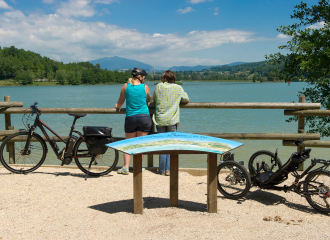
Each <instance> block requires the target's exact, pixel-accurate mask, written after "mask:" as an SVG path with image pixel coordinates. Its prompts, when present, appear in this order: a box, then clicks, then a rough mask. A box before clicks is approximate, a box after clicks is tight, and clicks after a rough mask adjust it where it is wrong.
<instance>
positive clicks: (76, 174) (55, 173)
mask: <svg viewBox="0 0 330 240" xmlns="http://www.w3.org/2000/svg"><path fill="white" fill-rule="evenodd" d="M14 174H15V173H14ZM27 174H29V175H30V174H45V175H54V176H55V177H66V176H70V177H77V178H86V174H85V173H83V172H82V173H72V172H42V171H35V172H32V173H27ZM27 174H25V175H27ZM107 177H113V174H111V173H109V174H107V175H104V176H89V175H87V179H88V178H107Z"/></svg>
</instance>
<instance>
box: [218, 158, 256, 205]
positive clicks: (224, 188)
mask: <svg viewBox="0 0 330 240" xmlns="http://www.w3.org/2000/svg"><path fill="white" fill-rule="evenodd" d="M217 169H218V190H219V191H220V192H221V193H222V194H223V195H224V196H225V197H226V198H229V199H239V198H242V197H244V196H245V195H246V194H248V192H249V190H250V187H251V179H250V176H249V173H248V172H247V171H246V169H245V167H243V166H242V165H241V164H239V163H237V162H234V161H225V162H223V163H221V164H219V166H218V168H217Z"/></svg>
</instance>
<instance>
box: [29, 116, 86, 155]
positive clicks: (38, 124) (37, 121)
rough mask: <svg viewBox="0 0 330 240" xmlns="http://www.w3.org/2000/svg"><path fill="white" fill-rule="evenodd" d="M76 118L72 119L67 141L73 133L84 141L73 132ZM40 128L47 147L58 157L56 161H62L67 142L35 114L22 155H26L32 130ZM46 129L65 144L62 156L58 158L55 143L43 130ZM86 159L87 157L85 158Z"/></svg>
mask: <svg viewBox="0 0 330 240" xmlns="http://www.w3.org/2000/svg"><path fill="white" fill-rule="evenodd" d="M77 119H78V118H77V117H75V118H74V120H73V123H72V126H71V130H70V134H69V137H68V139H70V138H71V137H72V134H73V133H74V132H75V133H77V134H79V136H80V137H81V138H83V139H84V137H83V135H82V134H81V133H80V132H78V131H75V130H74V126H75V124H76V121H77ZM38 127H39V128H40V130H41V131H42V133H43V134H44V136H45V138H46V140H47V142H48V143H49V145H50V146H51V148H52V149H53V151H54V153H55V154H56V156H57V157H58V159H60V160H63V157H64V153H65V149H67V148H68V145H69V141H65V140H64V139H63V138H62V137H61V136H59V135H58V134H57V133H56V132H55V131H54V130H53V129H51V128H50V127H49V126H48V125H47V124H46V123H45V122H43V121H42V120H41V119H40V118H39V114H37V116H36V118H35V120H34V124H33V126H32V127H30V128H29V137H28V139H27V141H26V145H25V150H24V154H27V151H28V146H29V144H30V141H31V136H32V134H33V132H34V130H35V129H36V128H38ZM44 127H45V128H47V129H48V130H49V131H50V132H52V133H53V134H54V135H55V136H56V137H58V138H59V139H60V140H61V141H62V142H63V143H65V148H64V149H63V154H62V156H59V155H60V152H59V151H58V150H59V149H58V146H57V145H56V143H55V141H53V140H51V139H50V137H49V135H48V133H47V132H46V130H45V128H44ZM71 157H72V158H77V157H78V156H72V155H71ZM79 157H85V156H79ZM86 157H87V156H86Z"/></svg>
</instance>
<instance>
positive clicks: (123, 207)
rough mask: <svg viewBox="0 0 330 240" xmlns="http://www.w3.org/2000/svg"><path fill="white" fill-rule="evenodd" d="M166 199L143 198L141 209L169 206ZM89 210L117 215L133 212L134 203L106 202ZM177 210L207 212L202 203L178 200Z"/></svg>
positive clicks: (128, 201) (131, 200)
mask: <svg viewBox="0 0 330 240" xmlns="http://www.w3.org/2000/svg"><path fill="white" fill-rule="evenodd" d="M169 201H170V200H169V199H168V198H157V197H144V198H143V207H144V209H156V208H166V207H170V206H169ZM89 208H91V209H94V210H98V211H102V212H105V213H109V214H114V213H119V212H128V213H133V212H134V201H133V199H128V200H120V201H114V202H108V203H103V204H98V205H94V206H90V207H89ZM178 208H182V209H185V210H188V211H194V212H195V211H200V212H205V211H207V205H206V204H203V203H197V202H191V201H184V200H179V206H178Z"/></svg>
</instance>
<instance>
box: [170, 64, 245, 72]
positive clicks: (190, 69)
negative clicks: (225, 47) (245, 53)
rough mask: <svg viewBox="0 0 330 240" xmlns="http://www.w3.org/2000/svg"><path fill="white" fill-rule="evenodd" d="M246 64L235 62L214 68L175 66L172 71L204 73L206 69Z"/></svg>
mask: <svg viewBox="0 0 330 240" xmlns="http://www.w3.org/2000/svg"><path fill="white" fill-rule="evenodd" d="M244 63H245V62H233V63H230V64H224V65H214V66H202V65H197V66H180V67H177V66H174V67H171V68H170V70H172V71H202V70H204V69H209V68H212V67H222V66H236V65H241V64H244Z"/></svg>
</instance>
